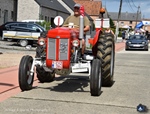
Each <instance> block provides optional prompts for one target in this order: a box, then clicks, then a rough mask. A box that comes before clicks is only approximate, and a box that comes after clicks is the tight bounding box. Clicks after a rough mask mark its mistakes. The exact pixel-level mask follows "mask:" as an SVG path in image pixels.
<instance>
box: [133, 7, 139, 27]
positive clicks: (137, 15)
mask: <svg viewBox="0 0 150 114" xmlns="http://www.w3.org/2000/svg"><path fill="white" fill-rule="evenodd" d="M139 9H140V6H138V10H137V14H136V23H135V27H136V25H137V21H138V17H139ZM135 27H134V29H135Z"/></svg>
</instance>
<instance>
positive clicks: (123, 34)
mask: <svg viewBox="0 0 150 114" xmlns="http://www.w3.org/2000/svg"><path fill="white" fill-rule="evenodd" d="M125 35H126V33H125V31H122V42H124V41H125Z"/></svg>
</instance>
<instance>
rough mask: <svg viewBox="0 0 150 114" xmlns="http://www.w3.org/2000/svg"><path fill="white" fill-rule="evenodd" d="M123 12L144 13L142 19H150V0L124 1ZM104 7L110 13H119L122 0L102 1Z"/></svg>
mask: <svg viewBox="0 0 150 114" xmlns="http://www.w3.org/2000/svg"><path fill="white" fill-rule="evenodd" d="M122 1H123V2H122V8H121V12H129V13H137V11H138V6H140V8H139V11H141V13H142V18H148V19H150V0H122ZM102 6H103V7H106V8H107V10H108V12H119V7H120V0H102Z"/></svg>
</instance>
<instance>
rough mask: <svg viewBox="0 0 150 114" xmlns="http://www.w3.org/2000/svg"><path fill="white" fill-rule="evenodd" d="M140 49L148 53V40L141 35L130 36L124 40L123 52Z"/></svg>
mask: <svg viewBox="0 0 150 114" xmlns="http://www.w3.org/2000/svg"><path fill="white" fill-rule="evenodd" d="M130 49H142V50H146V51H148V40H147V38H146V37H145V36H143V35H130V36H129V38H128V39H127V40H126V45H125V50H130Z"/></svg>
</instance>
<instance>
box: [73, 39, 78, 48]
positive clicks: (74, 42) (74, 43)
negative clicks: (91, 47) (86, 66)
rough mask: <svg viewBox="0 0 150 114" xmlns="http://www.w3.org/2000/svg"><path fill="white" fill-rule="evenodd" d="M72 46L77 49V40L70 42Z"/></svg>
mask: <svg viewBox="0 0 150 114" xmlns="http://www.w3.org/2000/svg"><path fill="white" fill-rule="evenodd" d="M72 45H73V46H74V47H77V46H79V40H77V39H76V40H73V41H72Z"/></svg>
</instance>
